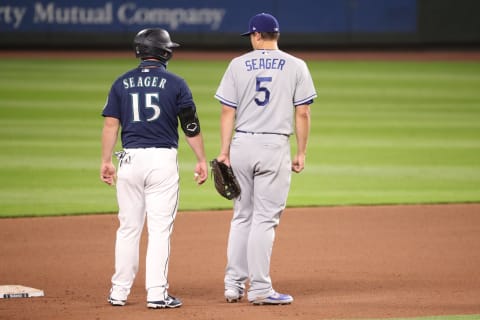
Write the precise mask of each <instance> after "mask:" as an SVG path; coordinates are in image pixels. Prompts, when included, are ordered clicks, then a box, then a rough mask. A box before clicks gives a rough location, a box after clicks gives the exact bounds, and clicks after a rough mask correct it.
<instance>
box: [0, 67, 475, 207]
mask: <svg viewBox="0 0 480 320" xmlns="http://www.w3.org/2000/svg"><path fill="white" fill-rule="evenodd" d="M308 63H309V66H310V69H311V72H312V76H313V78H314V81H315V84H316V87H317V91H318V94H319V98H318V99H317V100H316V101H315V103H314V104H313V105H312V131H311V138H310V143H309V152H308V157H307V167H306V170H305V171H304V172H303V173H301V174H300V175H294V176H293V179H292V180H293V181H292V188H291V192H290V197H289V202H288V205H289V206H319V205H348V204H397V203H446V202H478V201H480V192H479V190H480V90H479V88H480V63H478V62H423V63H420V62H355V61H342V62H328V61H308ZM136 64H137V62H136V61H135V60H134V59H121V58H117V59H112V60H106V59H75V60H73V59H72V60H68V59H55V60H54V59H30V60H26V59H7V58H4V59H2V60H0V70H1V74H2V77H0V177H1V182H2V183H1V184H0V216H31V215H59V214H78V213H101V212H114V211H116V200H115V190H114V189H113V188H109V187H107V186H106V185H104V184H103V183H101V182H100V180H99V172H98V171H99V165H100V135H101V128H102V121H103V119H102V117H101V116H100V113H101V110H102V108H103V105H104V102H105V98H106V95H107V93H108V90H109V88H110V85H111V83H112V82H113V80H114V79H115V78H116V77H117V76H118V75H119V74H121V73H123V72H124V71H126V70H127V69H130V68H133V67H134V66H135V65H136ZM227 64H228V61H216V62H207V61H201V62H198V61H188V60H186V61H180V60H179V61H175V60H173V61H172V62H171V63H170V66H169V69H170V70H172V71H173V72H175V73H178V74H180V75H181V76H183V77H184V78H185V79H186V80H187V82H188V83H189V84H190V86H191V89H192V92H193V94H194V98H195V99H196V102H197V106H198V113H199V116H200V119H201V124H202V129H203V134H204V138H205V141H206V151H207V155H208V158H213V157H215V156H217V153H218V150H219V135H218V131H219V110H220V109H219V104H218V102H217V101H216V100H214V98H213V95H214V93H215V90H216V87H217V85H218V83H219V81H220V78H221V76H222V74H223V71H224V70H225V68H226V66H227ZM293 141H294V138H293V139H292V142H293ZM180 143H181V146H180V156H179V159H180V166H181V200H180V201H181V203H180V210H192V209H220V208H230V207H231V202H229V201H227V200H224V199H222V198H220V197H219V196H218V195H217V194H216V193H215V191H214V188H213V185H212V182H211V180H209V181H208V182H207V183H206V184H205V185H204V186H202V187H198V186H196V185H195V184H194V183H193V166H194V157H193V154H192V153H191V151H190V150H188V146H187V145H186V143H185V142H184V140H181V142H180ZM119 148H120V147H119ZM294 149H295V148H294V147H293V150H294Z"/></svg>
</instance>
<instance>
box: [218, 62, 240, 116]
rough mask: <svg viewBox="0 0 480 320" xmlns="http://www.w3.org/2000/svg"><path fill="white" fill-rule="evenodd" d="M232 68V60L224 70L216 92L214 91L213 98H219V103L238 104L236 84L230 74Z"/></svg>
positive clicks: (234, 105) (233, 105)
mask: <svg viewBox="0 0 480 320" xmlns="http://www.w3.org/2000/svg"><path fill="white" fill-rule="evenodd" d="M232 70H233V61H232V62H230V64H229V65H228V67H227V70H225V73H224V74H223V77H222V80H221V81H220V85H219V86H218V89H217V92H216V93H215V98H216V99H217V100H219V101H220V102H221V103H223V104H226V105H229V106H232V107H237V105H238V98H237V95H236V86H235V81H234V78H233V74H232Z"/></svg>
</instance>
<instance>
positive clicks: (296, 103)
mask: <svg viewBox="0 0 480 320" xmlns="http://www.w3.org/2000/svg"><path fill="white" fill-rule="evenodd" d="M316 97H317V94H316V93H314V94H312V95H311V96H309V97H308V98H305V99H302V100H298V101H294V102H293V104H294V105H296V106H297V105H299V104H304V103H305V102H308V101H309V100H313V98H316Z"/></svg>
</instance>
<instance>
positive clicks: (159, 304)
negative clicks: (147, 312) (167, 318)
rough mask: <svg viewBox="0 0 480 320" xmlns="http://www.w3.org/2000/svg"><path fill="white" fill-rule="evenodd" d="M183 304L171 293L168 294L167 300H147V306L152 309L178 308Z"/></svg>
mask: <svg viewBox="0 0 480 320" xmlns="http://www.w3.org/2000/svg"><path fill="white" fill-rule="evenodd" d="M181 305H182V302H181V301H180V300H178V299H177V298H175V297H172V296H171V295H168V296H167V299H165V300H160V301H148V302H147V307H148V308H150V309H165V308H178V307H180V306H181Z"/></svg>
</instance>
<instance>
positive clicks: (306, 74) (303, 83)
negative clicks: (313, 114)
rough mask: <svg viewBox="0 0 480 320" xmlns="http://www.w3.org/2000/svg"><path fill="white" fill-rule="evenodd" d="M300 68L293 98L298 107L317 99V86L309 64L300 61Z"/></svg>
mask: <svg viewBox="0 0 480 320" xmlns="http://www.w3.org/2000/svg"><path fill="white" fill-rule="evenodd" d="M298 66H299V70H300V72H299V73H298V77H299V78H298V82H297V89H296V90H295V96H294V98H293V102H294V105H296V106H297V105H301V104H304V103H305V102H308V101H310V100H312V99H314V98H316V97H317V92H316V91H315V85H314V83H313V79H312V76H311V74H310V71H309V70H308V66H307V64H306V63H305V61H303V60H300V59H299V61H298Z"/></svg>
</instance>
